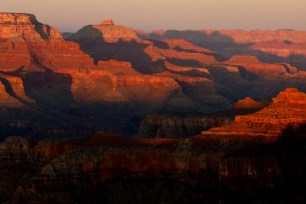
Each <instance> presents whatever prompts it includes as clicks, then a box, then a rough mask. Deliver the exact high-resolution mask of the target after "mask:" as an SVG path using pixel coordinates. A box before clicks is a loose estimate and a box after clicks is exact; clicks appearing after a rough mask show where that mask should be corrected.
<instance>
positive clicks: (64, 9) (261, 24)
mask: <svg viewBox="0 0 306 204" xmlns="http://www.w3.org/2000/svg"><path fill="white" fill-rule="evenodd" d="M0 2H1V3H0V11H1V12H24V13H32V14H35V15H36V17H37V19H38V20H39V21H40V22H42V23H45V24H49V25H51V26H54V27H55V28H57V29H59V30H60V31H62V32H63V31H73V32H74V31H77V30H78V29H80V28H81V27H83V26H85V25H88V24H98V23H99V22H100V21H102V20H103V19H104V18H112V19H113V20H114V22H115V23H116V24H119V25H125V26H128V27H131V28H135V29H142V30H145V31H152V30H154V29H157V28H160V29H165V30H166V29H179V30H185V29H206V28H212V29H244V30H252V29H297V30H306V0H107V1H105V0H0Z"/></svg>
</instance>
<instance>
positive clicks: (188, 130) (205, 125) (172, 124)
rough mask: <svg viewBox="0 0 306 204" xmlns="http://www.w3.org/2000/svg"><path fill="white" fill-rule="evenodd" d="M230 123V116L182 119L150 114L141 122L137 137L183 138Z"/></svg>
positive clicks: (181, 117) (180, 117) (188, 117)
mask: <svg viewBox="0 0 306 204" xmlns="http://www.w3.org/2000/svg"><path fill="white" fill-rule="evenodd" d="M230 121H231V117H230V116H228V117H226V116H219V117H218V116H215V117H214V116H194V117H192V116H187V117H183V116H171V115H166V114H152V115H148V116H147V118H146V119H145V120H143V121H142V123H141V126H140V130H139V135H140V136H141V137H145V138H185V137H190V136H195V135H197V134H199V133H201V131H203V130H207V129H210V128H212V127H216V126H222V125H225V124H227V123H229V122H230Z"/></svg>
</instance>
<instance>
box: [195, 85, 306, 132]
mask: <svg viewBox="0 0 306 204" xmlns="http://www.w3.org/2000/svg"><path fill="white" fill-rule="evenodd" d="M305 123H306V94H305V93H303V92H301V91H299V90H298V89H296V88H287V89H286V90H284V91H283V92H281V93H279V94H278V95H277V96H276V97H275V98H273V102H272V104H271V105H269V106H268V107H266V108H264V109H262V110H261V111H259V112H256V113H254V114H250V115H243V116H236V117H235V121H234V123H232V124H230V125H226V126H222V127H219V128H213V129H211V130H209V131H206V132H202V134H201V135H202V136H266V137H278V136H282V134H283V133H284V131H285V130H286V128H288V127H293V128H299V126H301V125H305ZM304 136H306V133H304Z"/></svg>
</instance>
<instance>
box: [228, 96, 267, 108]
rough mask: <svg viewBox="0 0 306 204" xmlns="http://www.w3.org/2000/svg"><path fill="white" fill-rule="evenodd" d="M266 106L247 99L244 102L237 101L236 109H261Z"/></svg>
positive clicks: (234, 106) (249, 98)
mask: <svg viewBox="0 0 306 204" xmlns="http://www.w3.org/2000/svg"><path fill="white" fill-rule="evenodd" d="M264 106H265V104H264V103H260V102H257V101H255V100H254V99H252V98H251V97H246V98H244V99H242V100H239V101H237V102H236V103H235V104H234V105H233V108H234V109H260V108H263V107H264Z"/></svg>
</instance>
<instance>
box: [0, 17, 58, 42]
mask: <svg viewBox="0 0 306 204" xmlns="http://www.w3.org/2000/svg"><path fill="white" fill-rule="evenodd" d="M0 39H2V40H7V39H9V40H11V41H14V42H24V41H31V42H42V41H44V40H47V39H53V40H55V39H59V40H61V39H62V35H61V34H60V33H59V32H58V31H57V30H56V29H54V28H53V27H51V26H48V25H44V24H41V23H40V22H38V21H37V20H36V17H35V16H34V15H32V14H23V13H0Z"/></svg>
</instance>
